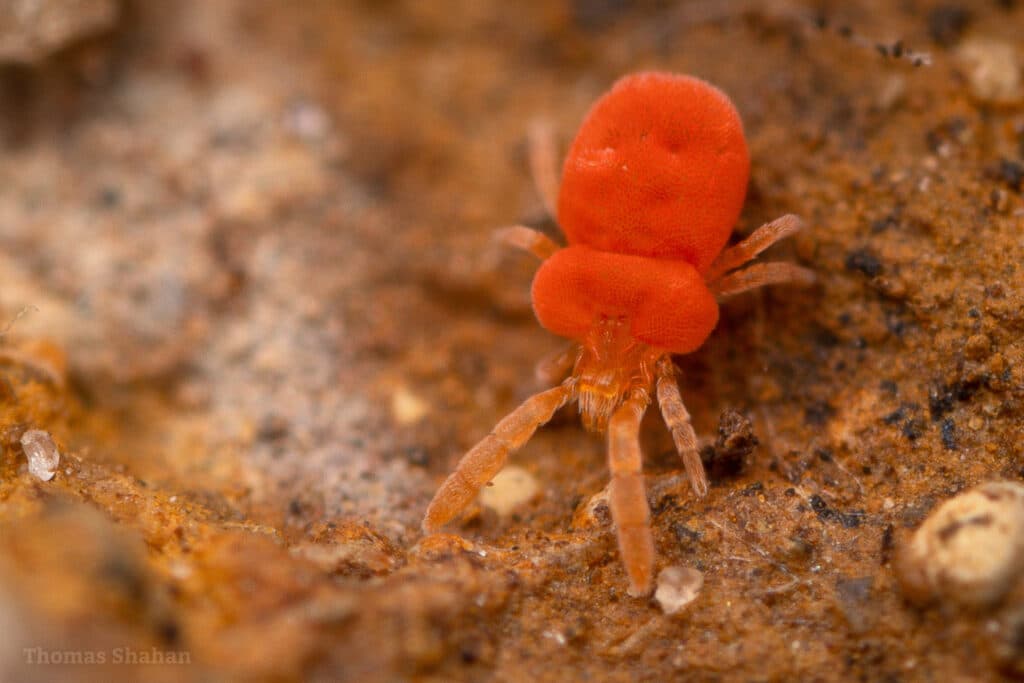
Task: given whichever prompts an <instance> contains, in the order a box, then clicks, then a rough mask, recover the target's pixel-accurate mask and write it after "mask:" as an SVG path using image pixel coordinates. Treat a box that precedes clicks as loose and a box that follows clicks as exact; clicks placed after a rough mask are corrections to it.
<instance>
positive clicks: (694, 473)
mask: <svg viewBox="0 0 1024 683" xmlns="http://www.w3.org/2000/svg"><path fill="white" fill-rule="evenodd" d="M658 405H659V406H660V407H661V415H662V417H663V418H664V419H665V424H666V426H668V429H669V431H670V432H672V440H673V441H674V442H675V444H676V451H678V452H679V457H681V458H682V459H683V467H685V468H686V476H687V477H688V478H689V479H690V486H691V487H692V488H693V492H694V493H696V494H697V495H698V496H699V497H701V498H703V497H704V496H706V495H707V494H708V475H707V473H705V472H704V463H702V462H701V460H700V453H698V452H697V434H696V433H695V432H694V431H693V425H692V424H690V413H689V412H687V410H686V406H685V405H683V397H682V396H680V395H679V385H678V384H677V383H676V370H675V365H674V364H673V363H672V359H671V358H669V357H668V356H665V357H663V358H662V359H661V360H659V361H658Z"/></svg>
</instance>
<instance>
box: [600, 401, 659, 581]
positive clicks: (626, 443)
mask: <svg viewBox="0 0 1024 683" xmlns="http://www.w3.org/2000/svg"><path fill="white" fill-rule="evenodd" d="M647 404H648V398H647V392H645V391H638V392H634V393H633V394H632V395H631V396H630V397H629V398H628V399H627V400H626V401H625V403H623V404H622V405H621V406H620V407H619V409H618V410H616V411H615V414H614V415H612V418H611V420H610V421H609V423H608V468H609V469H610V470H611V474H612V481H611V487H610V490H609V496H608V504H609V507H610V508H611V512H612V520H614V521H615V527H616V530H617V533H618V538H619V555H620V556H621V557H622V564H623V565H624V566H625V568H626V574H627V575H628V576H629V594H630V595H632V596H633V597H640V596H643V595H647V594H648V593H650V591H651V575H652V574H653V573H654V538H653V537H652V536H651V520H650V509H649V508H648V505H647V494H646V493H645V491H644V475H643V471H642V468H643V462H642V456H641V453H640V420H641V419H642V418H643V416H644V411H645V410H646V409H647Z"/></svg>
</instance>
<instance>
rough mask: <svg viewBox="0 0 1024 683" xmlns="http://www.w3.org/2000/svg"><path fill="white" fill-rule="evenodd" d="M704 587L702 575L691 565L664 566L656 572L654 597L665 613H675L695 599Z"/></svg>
mask: <svg viewBox="0 0 1024 683" xmlns="http://www.w3.org/2000/svg"><path fill="white" fill-rule="evenodd" d="M703 587H704V575H703V574H701V573H700V572H699V571H697V570H696V569H693V568H691V567H679V566H671V567H665V568H664V569H662V570H661V573H660V574H658V587H657V589H656V590H655V591H654V599H655V600H656V601H657V603H658V605H660V606H661V609H662V611H663V612H664V613H665V614H677V613H678V612H680V611H682V609H683V608H684V607H686V606H687V605H689V604H690V603H691V602H693V601H694V600H696V599H697V595H699V594H700V589H701V588H703Z"/></svg>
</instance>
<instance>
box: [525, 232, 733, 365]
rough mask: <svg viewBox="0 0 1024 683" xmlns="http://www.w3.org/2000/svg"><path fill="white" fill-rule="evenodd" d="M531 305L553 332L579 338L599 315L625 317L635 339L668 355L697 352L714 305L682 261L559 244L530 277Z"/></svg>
mask: <svg viewBox="0 0 1024 683" xmlns="http://www.w3.org/2000/svg"><path fill="white" fill-rule="evenodd" d="M531 294H532V297H533V309H534V311H535V312H536V314H537V319H538V320H540V324H541V325H543V326H544V327H545V328H546V329H548V330H550V331H551V332H554V333H555V334H558V335H561V336H563V337H569V338H571V339H578V340H579V339H583V338H584V337H586V335H587V333H588V332H589V331H590V330H591V328H592V327H594V326H595V325H596V324H597V323H598V322H600V320H601V319H602V318H611V319H616V318H622V319H625V320H628V321H629V325H630V333H631V335H632V336H633V338H634V339H637V340H638V341H641V342H643V343H645V344H648V345H650V346H653V347H655V348H659V349H664V350H666V351H671V352H673V353H690V352H692V351H695V350H697V348H699V347H700V345H701V344H703V343H704V340H706V339H707V338H708V335H710V334H711V331H712V330H713V329H714V328H715V324H716V323H717V322H718V303H717V302H716V301H715V297H714V296H713V295H712V294H711V292H710V291H709V290H708V288H707V286H706V285H705V284H704V278H703V277H702V276H701V274H700V273H699V272H697V269H696V268H694V267H693V266H692V265H690V264H689V263H687V262H686V261H669V260H665V259H655V258H648V257H645V256H634V255H629V254H612V253H608V252H603V251H597V250H596V249H592V248H590V247H586V246H570V247H567V248H565V249H560V250H559V251H557V252H556V253H555V254H554V255H553V256H551V257H550V258H548V259H547V260H546V261H544V263H543V264H542V265H541V267H540V269H539V270H538V271H537V275H536V276H535V277H534V279H533V289H532V291H531Z"/></svg>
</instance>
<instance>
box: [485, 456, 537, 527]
mask: <svg viewBox="0 0 1024 683" xmlns="http://www.w3.org/2000/svg"><path fill="white" fill-rule="evenodd" d="M537 488H538V486H537V479H536V478H535V477H534V476H533V475H532V474H530V473H529V472H528V471H526V470H524V469H523V468H522V467H517V466H515V465H509V466H508V467H506V468H505V469H503V470H502V471H501V472H498V474H497V475H495V477H494V479H492V480H491V486H485V487H484V489H483V491H481V492H480V503H481V504H482V505H483V506H484V507H486V508H490V509H491V510H494V511H495V512H497V513H498V514H499V515H501V516H505V515H507V514H509V513H510V512H512V511H513V510H515V509H516V508H517V507H519V506H520V505H522V504H523V503H525V502H526V501H528V500H530V499H531V498H533V497H534V496H535V495H536V494H537Z"/></svg>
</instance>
